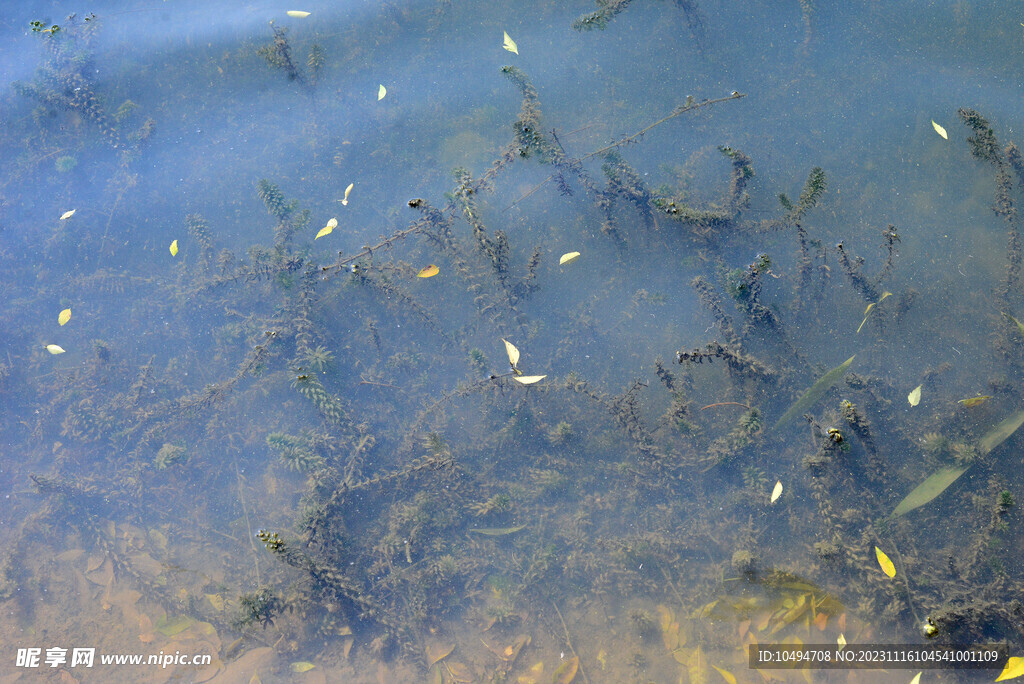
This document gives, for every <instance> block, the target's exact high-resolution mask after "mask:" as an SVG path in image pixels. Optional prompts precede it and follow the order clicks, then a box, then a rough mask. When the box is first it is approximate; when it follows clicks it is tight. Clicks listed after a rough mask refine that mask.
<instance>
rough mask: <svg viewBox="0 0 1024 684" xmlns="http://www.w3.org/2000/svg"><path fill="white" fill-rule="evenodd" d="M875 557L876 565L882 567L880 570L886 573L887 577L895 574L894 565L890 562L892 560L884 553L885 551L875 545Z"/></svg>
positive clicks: (890, 577)
mask: <svg viewBox="0 0 1024 684" xmlns="http://www.w3.org/2000/svg"><path fill="white" fill-rule="evenodd" d="M875 557H876V558H877V559H878V565H879V566H880V567H881V568H882V572H884V573H885V574H886V575H888V576H889V579H892V578H893V577H895V576H896V566H895V565H893V564H892V561H891V560H889V557H888V556H886V555H885V552H884V551H882V549H880V548H878V547H877V546H876V547H875Z"/></svg>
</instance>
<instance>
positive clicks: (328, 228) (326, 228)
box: [313, 218, 338, 240]
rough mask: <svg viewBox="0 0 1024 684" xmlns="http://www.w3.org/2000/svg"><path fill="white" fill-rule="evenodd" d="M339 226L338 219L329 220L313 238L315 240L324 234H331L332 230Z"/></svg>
mask: <svg viewBox="0 0 1024 684" xmlns="http://www.w3.org/2000/svg"><path fill="white" fill-rule="evenodd" d="M337 227H338V219H336V218H332V219H331V220H330V221H328V222H327V225H326V226H324V227H323V228H321V229H320V230H319V232H317V234H316V237H315V238H313V239H314V240H319V239H320V238H322V237H323V236H324V235H330V234H331V231H332V230H334V229H335V228H337Z"/></svg>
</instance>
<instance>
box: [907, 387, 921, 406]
mask: <svg viewBox="0 0 1024 684" xmlns="http://www.w3.org/2000/svg"><path fill="white" fill-rule="evenodd" d="M907 401H909V402H910V405H911V406H917V405H918V404H920V403H921V385H918V386H917V387H915V388H914V389H912V390H910V394H908V395H907Z"/></svg>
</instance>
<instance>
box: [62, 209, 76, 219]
mask: <svg viewBox="0 0 1024 684" xmlns="http://www.w3.org/2000/svg"><path fill="white" fill-rule="evenodd" d="M75 211H77V210H76V209H72V210H71V211H65V212H64V213H63V214H61V215H60V220H61V221H66V220H68V219H69V218H71V217H72V216H74V215H75Z"/></svg>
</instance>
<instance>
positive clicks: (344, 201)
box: [341, 86, 387, 207]
mask: <svg viewBox="0 0 1024 684" xmlns="http://www.w3.org/2000/svg"><path fill="white" fill-rule="evenodd" d="M380 88H381V92H387V91H385V90H384V86H381V87H380ZM381 97H384V96H383V95H381V96H380V97H378V98H377V99H378V100H379V99H380V98H381ZM354 187H356V184H355V183H349V184H348V187H347V188H345V196H344V197H342V198H341V206H343V207H347V206H348V193H350V192H352V188H354Z"/></svg>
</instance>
